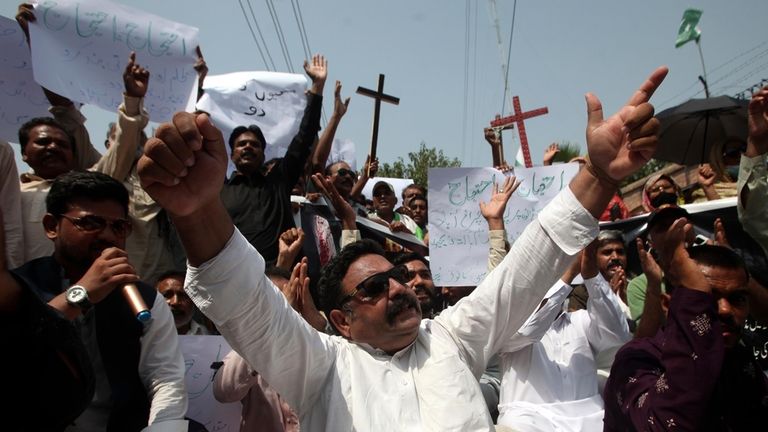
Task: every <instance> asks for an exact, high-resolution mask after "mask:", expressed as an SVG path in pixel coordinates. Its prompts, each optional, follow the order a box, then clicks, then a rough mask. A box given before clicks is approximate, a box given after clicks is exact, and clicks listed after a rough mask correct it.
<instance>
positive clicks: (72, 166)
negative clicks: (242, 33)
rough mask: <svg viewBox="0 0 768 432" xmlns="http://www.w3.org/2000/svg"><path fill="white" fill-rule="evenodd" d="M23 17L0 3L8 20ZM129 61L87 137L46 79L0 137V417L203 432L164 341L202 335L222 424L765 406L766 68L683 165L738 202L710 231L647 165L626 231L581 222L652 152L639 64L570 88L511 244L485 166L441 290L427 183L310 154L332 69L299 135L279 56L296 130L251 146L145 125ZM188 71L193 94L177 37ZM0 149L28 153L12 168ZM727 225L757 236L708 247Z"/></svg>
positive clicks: (255, 133) (337, 112)
mask: <svg viewBox="0 0 768 432" xmlns="http://www.w3.org/2000/svg"><path fill="white" fill-rule="evenodd" d="M34 19H35V16H34V12H33V9H32V7H31V6H30V5H21V6H20V7H19V14H18V16H17V20H18V21H19V23H20V25H21V26H22V28H23V29H25V30H26V28H27V23H28V22H30V21H33V20H34ZM198 53H199V54H200V51H199V50H198ZM126 62H127V63H126V66H125V69H124V70H123V72H122V76H123V82H124V86H125V88H124V93H123V95H124V99H123V103H122V104H121V105H120V107H119V109H118V112H117V120H116V121H115V123H113V124H111V125H104V128H105V132H106V136H107V139H106V148H107V150H106V152H105V153H104V154H103V155H102V154H100V153H99V152H98V151H97V150H96V149H95V148H94V146H93V145H92V143H91V141H90V138H89V135H88V132H87V130H86V128H85V125H84V122H85V118H84V117H83V115H82V114H81V113H80V111H79V107H78V104H77V103H75V102H73V101H70V100H68V99H66V98H64V97H62V96H60V95H57V94H55V93H53V92H51V91H49V90H47V89H45V93H46V96H47V97H48V100H49V102H50V104H51V107H50V110H49V111H50V113H51V117H45V118H35V119H32V120H30V121H28V122H27V123H25V124H24V125H23V126H22V127H21V128H20V130H19V136H18V143H19V147H18V148H16V149H14V148H13V147H12V146H11V145H10V144H8V143H4V142H3V143H0V168H1V169H2V179H3V183H2V185H0V190H2V198H0V200H1V201H0V205H1V206H2V207H0V210H2V212H1V213H0V216H2V217H1V218H0V221H2V228H3V229H0V256H2V259H0V312H1V313H0V316H1V317H2V320H3V322H4V323H5V326H4V327H5V328H6V329H8V330H9V331H8V335H9V339H8V342H7V343H6V354H5V355H4V356H3V366H5V370H7V371H9V372H11V373H10V374H9V375H10V377H9V379H10V382H9V383H8V384H7V387H6V388H7V389H10V390H11V392H10V394H11V395H12V398H11V401H10V403H9V404H6V407H7V411H6V412H7V415H6V416H5V422H6V426H5V427H4V428H6V427H7V428H8V429H7V430H30V431H37V430H52V431H53V430H67V431H92V430H93V431H103V430H109V431H122V430H126V431H135V430H142V429H144V428H146V429H147V430H159V431H186V430H215V429H211V428H209V427H208V428H207V426H210V425H204V424H201V423H199V422H198V421H196V419H194V418H189V417H188V416H187V409H188V403H189V400H188V394H187V392H186V389H185V383H184V375H185V362H184V358H183V357H182V353H181V350H180V347H179V340H178V337H177V335H194V336H205V335H219V334H220V335H222V336H223V337H224V338H225V339H226V340H227V342H228V343H229V344H230V345H231V346H232V348H233V351H232V352H230V353H229V354H227V355H226V356H225V357H224V358H223V362H222V364H221V365H220V366H219V367H218V370H217V372H216V374H215V377H214V380H213V382H212V389H213V394H214V396H215V398H216V399H217V400H218V401H220V402H224V403H227V402H236V403H241V404H242V419H241V424H240V430H241V431H250V430H267V431H282V430H291V431H295V430H299V429H300V428H302V429H305V430H329V431H340V430H371V431H373V430H375V431H383V430H398V431H400V430H440V431H443V430H457V431H467V430H493V429H495V430H514V431H541V432H544V431H595V430H606V431H614V430H615V431H624V430H638V431H640V430H712V431H742V430H743V431H749V430H761V429H763V428H765V427H766V426H765V425H768V379H767V378H766V376H767V375H766V372H765V371H766V369H768V367H766V366H767V365H766V362H765V356H763V352H764V351H765V349H766V348H765V346H768V344H766V345H765V346H762V345H760V344H761V343H762V341H761V340H760V339H759V338H757V337H753V336H754V333H755V331H754V330H755V329H756V328H757V329H759V328H763V329H764V328H765V327H763V326H768V291H766V289H767V288H765V286H764V285H763V284H764V283H765V282H764V281H766V280H768V279H766V278H765V276H764V274H759V273H756V270H755V267H754V266H753V265H752V264H753V263H754V262H755V261H758V262H762V263H763V264H764V263H765V256H764V254H765V252H768V222H767V221H768V218H766V210H767V209H768V196H767V195H768V173H767V172H766V163H767V161H768V159H767V158H768V156H767V155H766V154H767V153H768V87H766V88H763V89H762V90H760V91H759V92H757V93H756V94H755V95H753V97H752V99H751V101H750V103H749V108H748V124H747V125H745V127H747V128H748V139H747V142H746V144H745V145H744V144H743V143H738V142H732V141H729V142H726V143H722V144H721V145H720V146H719V147H717V148H716V150H715V151H714V152H715V153H716V154H717V156H718V157H715V158H713V160H712V161H711V163H710V164H707V165H703V166H702V167H700V169H699V171H698V177H699V184H700V189H701V193H700V194H699V195H700V197H699V198H701V199H708V200H716V199H720V198H723V197H726V196H736V197H738V198H737V211H738V222H737V223H738V225H739V226H738V227H728V226H725V223H724V222H723V221H722V220H720V219H717V220H716V221H715V223H714V226H713V227H711V228H712V229H711V232H713V233H714V234H713V235H712V236H711V238H701V236H700V235H699V236H697V231H696V230H695V229H694V227H693V226H692V224H691V215H690V214H689V212H688V211H687V210H686V209H685V207H683V206H682V205H683V204H684V203H685V198H684V197H683V194H682V192H681V190H680V187H679V186H678V185H677V184H676V183H675V181H674V179H673V178H672V177H671V176H669V175H666V174H653V175H651V176H649V177H648V179H647V181H646V182H645V186H644V187H643V190H642V208H643V210H644V211H645V215H646V223H645V227H644V228H643V229H642V230H641V231H640V233H639V235H638V236H637V238H635V237H634V235H635V234H636V233H633V234H631V233H630V232H624V231H622V230H617V229H613V228H615V227H616V225H612V227H611V229H603V230H602V231H601V230H600V225H599V224H598V220H600V221H614V222H615V221H618V220H621V219H625V218H627V217H629V211H628V209H627V207H626V205H625V204H624V202H623V200H622V198H621V197H620V195H619V190H618V185H619V183H620V181H621V180H622V179H624V178H626V177H628V176H630V175H631V174H633V173H634V172H636V171H637V170H638V169H640V168H641V167H642V166H643V165H644V164H645V163H646V162H647V161H648V159H650V157H651V156H652V155H653V153H654V150H655V148H656V145H657V141H658V132H659V121H658V120H657V119H656V118H655V117H654V111H653V106H652V105H651V104H650V103H649V99H650V97H651V95H652V94H653V92H654V91H655V90H656V88H657V87H658V86H659V85H661V83H662V81H663V79H664V77H665V75H666V73H667V70H666V68H663V67H662V68H659V69H657V70H656V71H654V72H653V73H652V74H651V75H650V77H649V78H648V79H647V80H646V81H645V82H644V83H642V84H641V86H640V87H639V88H638V90H637V91H636V92H635V93H633V95H632V96H631V97H630V99H629V101H628V102H627V104H626V106H625V107H623V108H622V110H621V111H619V112H618V113H617V114H614V115H612V116H610V117H605V118H604V117H603V112H602V108H601V106H600V102H599V100H597V98H596V97H595V96H594V95H591V94H590V95H588V97H587V104H588V111H589V116H588V123H587V149H586V150H587V154H588V156H585V157H579V158H576V160H574V162H578V163H579V167H580V169H579V171H578V173H577V174H576V176H575V177H574V178H573V180H572V181H571V182H570V185H569V187H567V188H565V189H564V190H563V191H561V193H560V194H559V195H558V196H557V197H555V198H554V199H553V200H552V202H550V204H549V205H548V206H547V207H546V208H545V209H544V210H542V211H541V212H540V214H539V215H538V217H537V218H536V219H535V220H533V221H532V222H531V223H530V224H529V226H528V227H527V228H526V230H525V231H524V233H523V234H522V235H521V236H520V237H519V238H518V239H517V240H516V241H514V242H513V243H511V244H510V242H509V241H508V239H507V232H506V231H505V224H504V214H505V209H506V206H507V202H508V201H509V200H510V198H511V197H512V196H513V195H514V193H515V191H516V189H517V187H518V186H519V184H520V183H519V181H517V180H516V179H515V177H514V176H509V177H507V178H506V179H505V181H504V182H502V183H500V184H495V185H493V190H492V193H491V197H490V199H489V200H488V201H487V202H482V203H481V204H480V209H479V210H480V212H481V214H482V216H483V218H484V219H485V221H486V222H487V226H488V258H487V267H488V275H487V276H486V277H485V279H484V280H482V281H481V282H480V283H479V284H478V285H477V286H440V285H438V284H436V281H435V279H434V278H433V276H432V272H431V271H430V260H429V254H428V251H429V222H428V217H427V216H428V205H429V204H428V203H429V201H428V191H427V189H426V188H425V187H424V185H417V184H411V185H409V186H407V187H405V188H404V189H403V190H402V191H401V206H400V207H397V204H396V203H397V193H398V192H399V191H396V190H395V188H394V187H393V185H392V184H390V183H388V182H386V181H377V182H376V183H375V184H374V185H373V188H372V196H370V197H366V196H364V195H363V193H362V191H363V189H364V187H365V185H366V184H367V182H368V181H369V180H370V179H371V178H374V177H375V176H376V172H377V169H378V161H377V160H376V159H375V158H373V159H371V158H370V157H369V158H368V159H367V160H366V162H365V164H364V165H363V167H362V169H361V170H360V172H356V171H354V170H353V169H352V168H351V166H352V165H353V163H352V161H343V160H329V155H330V154H331V151H330V150H331V145H332V143H333V140H334V135H335V133H336V130H337V128H338V126H339V124H340V122H341V121H342V118H343V117H344V115H345V113H346V112H347V110H348V108H349V99H346V100H343V99H342V97H341V84H340V83H339V82H338V81H337V82H336V85H335V89H334V104H333V112H332V114H331V116H330V117H329V120H328V123H327V125H326V126H325V127H324V128H323V129H322V130H321V127H320V119H321V109H322V102H323V93H324V87H325V83H326V81H327V79H328V65H327V61H326V60H325V58H324V57H322V56H320V55H316V56H314V57H313V58H312V59H309V60H307V61H306V62H305V63H304V71H305V73H306V74H307V76H308V77H309V78H310V80H311V85H310V87H309V89H308V91H307V93H306V100H307V103H306V108H305V110H304V113H303V117H302V119H301V123H300V127H299V129H298V130H297V131H295V136H294V137H293V139H292V141H291V143H290V145H289V147H288V149H287V151H286V152H285V154H283V155H281V156H280V157H279V158H277V159H274V160H271V161H267V162H265V149H266V148H267V146H269V145H270V143H269V142H267V141H266V139H265V134H264V133H263V131H262V130H261V128H260V127H259V126H257V125H241V126H239V127H237V128H235V129H234V131H233V132H232V133H231V135H230V136H228V137H226V136H222V134H221V132H220V131H219V130H218V129H217V128H216V127H214V126H213V124H212V123H211V120H210V118H209V117H208V115H207V113H204V112H195V113H177V114H176V115H175V116H174V117H173V120H172V121H171V122H169V123H164V124H162V125H160V126H159V127H158V128H157V130H156V131H155V134H154V137H147V135H146V134H145V132H144V129H145V128H146V126H147V123H148V122H149V121H150V120H151V119H150V118H149V116H148V114H147V111H146V110H145V109H144V106H143V98H144V96H145V95H146V93H147V90H148V87H149V83H150V80H149V77H150V75H151V74H152V73H153V71H151V70H147V69H145V68H143V67H142V66H141V65H140V59H138V58H137V56H136V54H135V53H134V54H131V56H130V57H129V58H128V59H126ZM195 68H196V70H197V71H198V73H199V74H200V75H199V78H200V94H202V92H203V90H202V85H203V81H204V78H205V74H206V72H207V67H206V65H205V61H204V59H203V58H202V54H200V58H199V61H198V63H197V64H196V66H195ZM485 138H486V139H487V140H488V141H489V143H490V144H491V146H492V149H497V147H498V146H500V145H501V142H500V137H499V136H498V135H497V134H494V133H492V131H489V130H486V131H485ZM16 151H20V153H21V155H22V159H23V160H24V161H25V162H26V163H27V164H28V165H29V167H30V168H31V171H30V172H24V173H21V175H19V172H18V169H17V167H16V166H15V163H14V162H13V158H14V152H16ZM557 152H558V147H557V145H555V144H553V145H552V146H549V147H548V148H547V150H546V153H545V155H544V164H545V165H549V164H552V163H553V162H552V161H553V157H554V155H555V154H556V153H557ZM493 154H494V162H495V165H498V166H499V167H500V168H503V169H506V168H507V167H506V166H504V165H505V163H504V161H503V160H501V159H499V158H498V157H497V154H499V155H500V154H501V153H500V152H497V151H496V150H494V152H493ZM720 155H722V156H721V157H720ZM497 159H498V160H497ZM228 160H231V161H232V162H233V163H234V166H235V170H234V172H232V174H231V175H229V176H226V166H227V161H228ZM734 167H738V169H735V170H734V169H733V168H734ZM693 196H694V197H695V196H696V194H694V195H693ZM362 219H366V220H369V221H372V222H375V223H378V224H380V225H381V228H380V229H379V230H370V229H368V230H363V229H362V226H360V225H359V221H360V220H362ZM618 226H620V225H618ZM737 228H738V229H739V230H743V231H744V232H745V233H747V235H748V236H749V237H751V240H750V241H754V242H756V243H757V244H758V245H759V247H760V248H762V252H763V255H762V256H759V257H754V256H751V257H745V256H743V253H742V252H741V251H740V250H739V249H734V248H732V247H731V244H730V243H729V240H728V236H727V234H726V233H727V232H729V231H730V230H734V229H737ZM382 233H383V234H382ZM387 233H401V234H403V233H404V234H406V235H410V237H409V236H406V237H405V238H408V239H410V240H408V241H403V240H400V239H401V238H402V236H397V235H386V234H387ZM630 235H632V237H630ZM631 249H633V250H631ZM630 252H632V253H636V256H637V258H638V260H639V266H638V268H636V269H634V270H633V269H632V268H631V266H630V265H629V262H628V261H629V259H628V257H629V255H630ZM747 264H750V265H749V266H748V265H747ZM483 265H485V263H484V264H483ZM762 268H763V269H765V266H763V267H762ZM126 286H128V287H132V288H133V289H132V290H130V289H127V288H124V287H126ZM131 296H133V300H141V301H143V303H144V305H146V308H147V311H148V312H149V313H150V314H151V321H149V324H147V323H142V322H141V321H139V320H137V319H136V317H137V314H136V310H134V309H132V308H131V302H129V301H128V300H127V298H130V297H131ZM747 323H750V324H749V325H747ZM745 326H749V327H751V330H752V331H751V332H750V333H749V334H750V337H742V334H745V335H746V333H745V330H744V329H745ZM11 352H13V353H14V355H11V354H10V353H11ZM761 356H762V357H761ZM761 360H762V363H761V362H760V361H761Z"/></svg>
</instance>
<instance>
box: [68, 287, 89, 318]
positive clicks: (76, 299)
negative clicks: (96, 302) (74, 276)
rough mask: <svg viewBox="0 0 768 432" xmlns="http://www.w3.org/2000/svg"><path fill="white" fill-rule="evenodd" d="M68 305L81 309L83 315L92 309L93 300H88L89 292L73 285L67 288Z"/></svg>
mask: <svg viewBox="0 0 768 432" xmlns="http://www.w3.org/2000/svg"><path fill="white" fill-rule="evenodd" d="M66 299H67V303H69V304H70V305H72V306H74V307H76V308H78V309H80V310H81V311H82V312H83V313H85V312H88V309H90V308H91V299H89V298H88V291H87V290H86V289H85V287H83V286H81V285H72V286H71V287H69V288H67V293H66Z"/></svg>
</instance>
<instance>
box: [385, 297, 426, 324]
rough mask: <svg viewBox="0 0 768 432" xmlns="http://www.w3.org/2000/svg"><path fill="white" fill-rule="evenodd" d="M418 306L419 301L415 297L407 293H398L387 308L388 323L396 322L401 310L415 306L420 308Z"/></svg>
mask: <svg viewBox="0 0 768 432" xmlns="http://www.w3.org/2000/svg"><path fill="white" fill-rule="evenodd" d="M418 307H419V301H418V300H416V299H415V298H413V297H411V296H408V295H405V294H399V295H397V296H396V297H394V298H393V299H392V303H391V304H390V305H389V307H388V308H387V323H389V325H392V324H394V323H395V318H396V317H397V316H398V315H400V313H401V312H403V311H404V310H406V309H408V308H414V309H416V310H418V309H417V308H418Z"/></svg>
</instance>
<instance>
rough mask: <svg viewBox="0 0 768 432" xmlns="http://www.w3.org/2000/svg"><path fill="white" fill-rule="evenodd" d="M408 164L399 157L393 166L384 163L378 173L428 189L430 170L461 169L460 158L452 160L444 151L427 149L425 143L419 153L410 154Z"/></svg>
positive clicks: (381, 175) (420, 147)
mask: <svg viewBox="0 0 768 432" xmlns="http://www.w3.org/2000/svg"><path fill="white" fill-rule="evenodd" d="M408 160H409V161H408V162H407V163H406V162H405V160H404V159H403V158H402V157H398V158H397V160H396V161H395V162H393V163H392V164H390V163H384V165H383V166H381V167H380V168H379V172H378V173H376V175H377V176H379V177H393V178H410V179H413V182H414V183H416V184H417V185H420V186H424V187H427V173H428V171H429V169H430V168H452V167H460V166H461V161H460V160H459V159H458V158H453V159H450V158H449V157H448V156H446V155H445V153H443V151H442V150H437V149H436V148H434V147H432V148H427V144H426V143H425V142H423V141H422V142H421V144H420V145H419V150H418V151H417V152H409V153H408Z"/></svg>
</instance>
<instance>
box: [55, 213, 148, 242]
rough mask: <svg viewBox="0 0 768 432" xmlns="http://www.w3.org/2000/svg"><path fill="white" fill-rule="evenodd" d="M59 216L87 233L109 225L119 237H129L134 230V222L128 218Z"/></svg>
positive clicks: (99, 230) (101, 229)
mask: <svg viewBox="0 0 768 432" xmlns="http://www.w3.org/2000/svg"><path fill="white" fill-rule="evenodd" d="M59 216H61V217H63V218H64V219H66V220H68V221H70V222H72V225H74V226H75V228H77V229H79V230H80V231H83V232H87V233H95V232H101V231H103V230H104V229H105V228H106V227H107V226H109V227H110V229H112V232H113V233H115V235H116V236H118V237H128V236H129V235H130V234H131V231H133V224H131V221H129V220H127V219H114V220H111V221H109V220H107V219H105V218H103V217H101V216H96V215H85V216H81V217H72V216H67V215H65V214H60V215H59Z"/></svg>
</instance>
